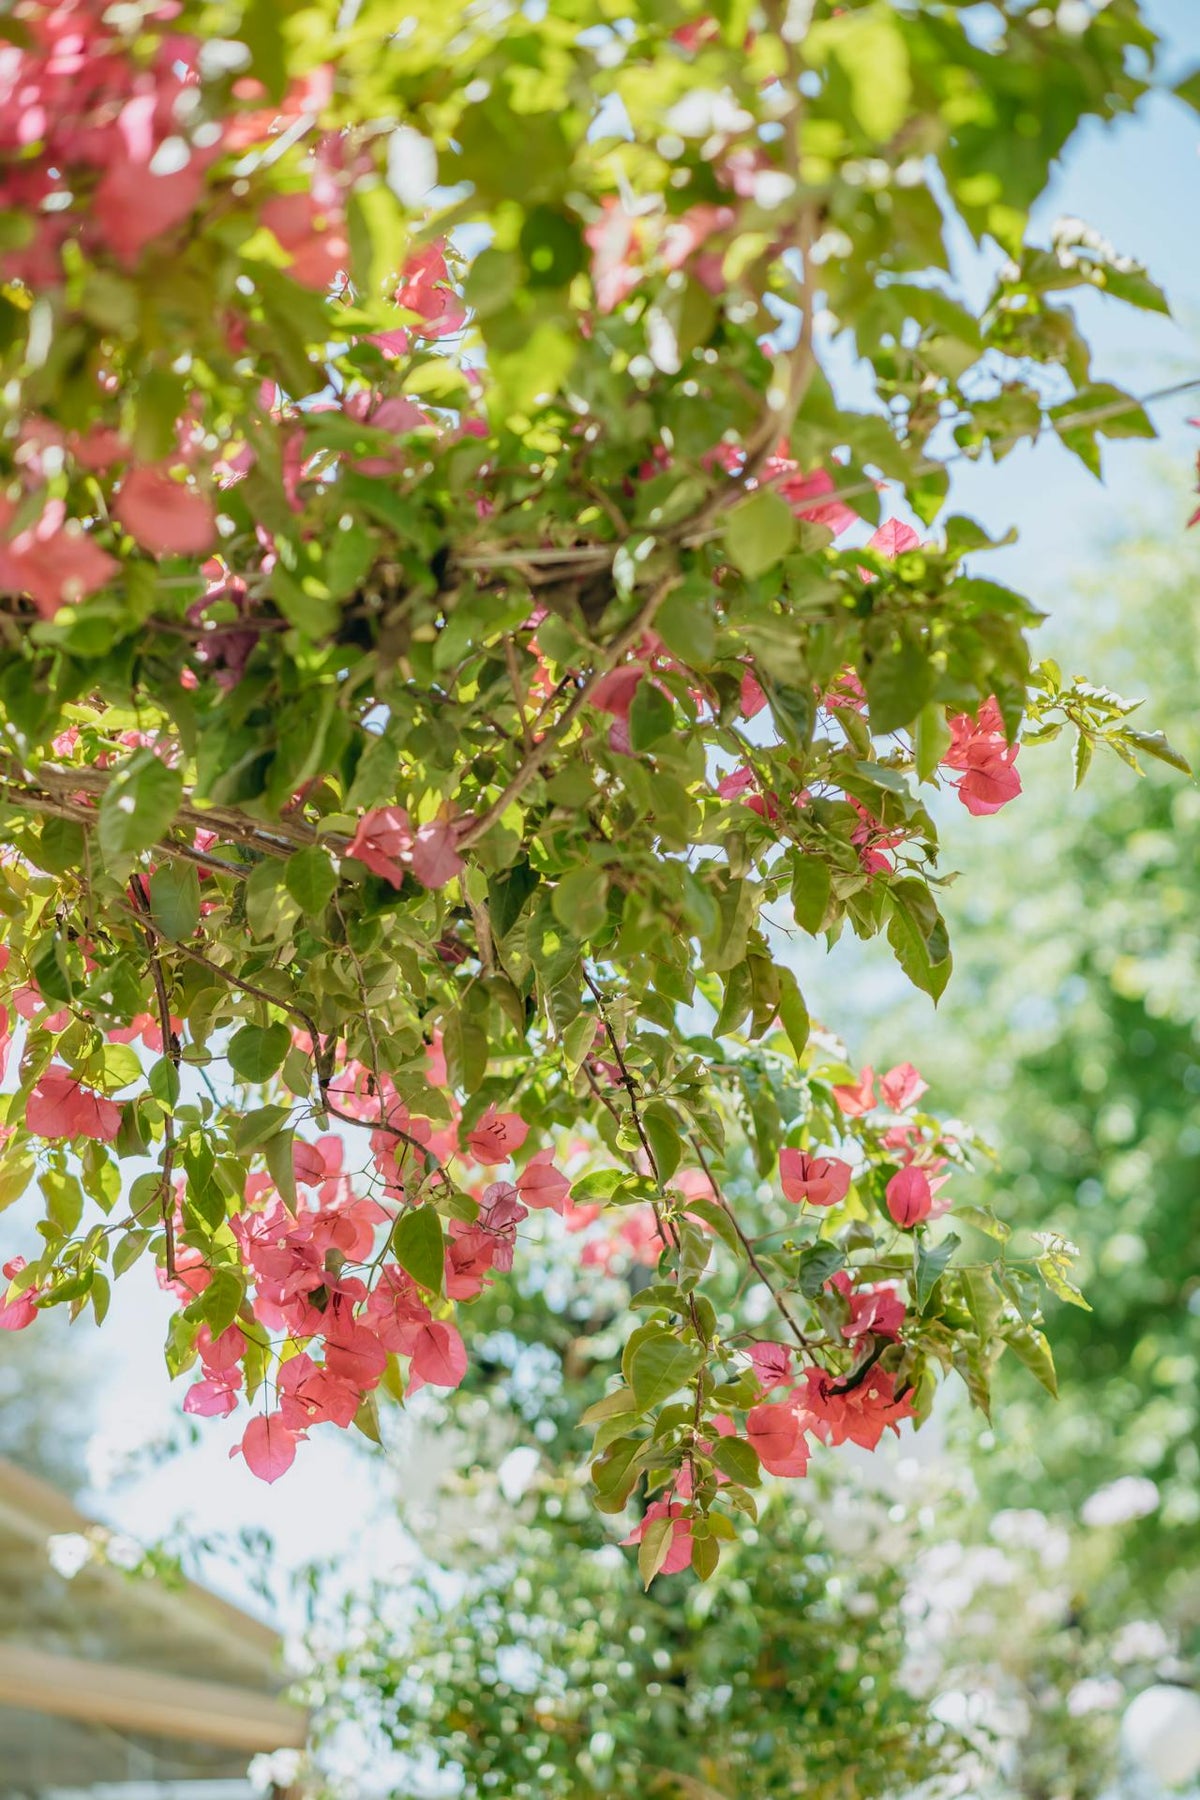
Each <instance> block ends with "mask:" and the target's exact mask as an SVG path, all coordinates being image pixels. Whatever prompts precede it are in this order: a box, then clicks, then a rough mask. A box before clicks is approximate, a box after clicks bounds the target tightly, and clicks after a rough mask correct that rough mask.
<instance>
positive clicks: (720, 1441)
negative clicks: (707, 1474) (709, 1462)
mask: <svg viewBox="0 0 1200 1800" xmlns="http://www.w3.org/2000/svg"><path fill="white" fill-rule="evenodd" d="M711 1455H712V1459H713V1462H714V1463H715V1464H716V1466H717V1468H718V1469H720V1471H721V1473H722V1475H728V1477H729V1479H730V1481H736V1482H738V1483H739V1484H740V1485H741V1486H742V1487H758V1485H759V1483H760V1482H761V1481H762V1464H761V1463H760V1462H759V1460H758V1451H757V1450H756V1449H755V1448H754V1445H753V1444H748V1443H747V1442H746V1440H745V1438H737V1437H720V1438H717V1440H716V1442H715V1443H714V1444H713V1447H712V1451H711Z"/></svg>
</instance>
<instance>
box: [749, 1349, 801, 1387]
mask: <svg viewBox="0 0 1200 1800" xmlns="http://www.w3.org/2000/svg"><path fill="white" fill-rule="evenodd" d="M750 1361H751V1362H752V1363H753V1365H754V1373H755V1374H756V1375H757V1376H758V1382H759V1386H760V1387H761V1388H762V1390H763V1392H764V1393H770V1391H771V1389H772V1388H777V1387H783V1386H784V1385H785V1383H787V1382H789V1381H790V1380H791V1379H792V1353H791V1351H790V1350H789V1349H788V1347H787V1345H786V1344H753V1345H752V1346H751V1349H750Z"/></svg>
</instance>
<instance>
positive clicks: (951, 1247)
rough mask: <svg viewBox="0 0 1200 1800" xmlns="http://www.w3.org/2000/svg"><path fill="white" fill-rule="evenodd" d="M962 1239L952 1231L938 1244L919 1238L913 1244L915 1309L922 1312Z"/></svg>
mask: <svg viewBox="0 0 1200 1800" xmlns="http://www.w3.org/2000/svg"><path fill="white" fill-rule="evenodd" d="M961 1242H962V1239H961V1238H960V1237H957V1236H956V1235H955V1233H954V1232H953V1231H952V1232H950V1233H949V1235H948V1236H947V1237H944V1238H943V1239H942V1241H941V1243H940V1244H934V1245H932V1246H928V1245H926V1244H925V1243H924V1241H923V1240H922V1239H921V1238H918V1239H917V1240H916V1243H915V1245H914V1248H915V1251H916V1268H915V1280H914V1283H913V1288H914V1292H915V1295H916V1301H917V1311H918V1312H924V1310H925V1303H926V1301H927V1300H928V1299H929V1297H930V1295H931V1294H932V1293H933V1290H934V1288H935V1287H936V1286H937V1284H938V1282H939V1281H940V1280H941V1278H942V1275H943V1274H944V1273H945V1270H946V1268H947V1266H948V1264H949V1263H950V1260H951V1258H952V1257H953V1255H954V1252H955V1251H956V1250H957V1249H958V1247H959V1245H960V1244H961Z"/></svg>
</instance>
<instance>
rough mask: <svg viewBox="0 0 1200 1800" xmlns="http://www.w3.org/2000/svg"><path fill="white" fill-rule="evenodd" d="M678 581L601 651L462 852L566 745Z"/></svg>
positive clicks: (467, 834) (657, 592)
mask: <svg viewBox="0 0 1200 1800" xmlns="http://www.w3.org/2000/svg"><path fill="white" fill-rule="evenodd" d="M678 581H679V577H678V575H668V576H665V577H664V578H663V580H662V581H660V582H659V583H658V585H657V587H656V588H655V589H654V591H653V592H652V593H651V594H650V596H649V598H648V599H647V600H646V601H645V603H644V604H643V606H642V607H641V608H640V609H639V611H638V612H637V614H636V615H635V616H634V618H632V619H631V620H630V622H629V624H628V625H626V627H625V629H624V630H623V631H619V632H618V633H617V635H616V637H615V638H614V639H613V640H612V642H611V644H609V645H607V647H606V648H605V649H604V650H602V651H601V652H600V654H599V656H598V657H597V658H596V662H595V667H594V668H593V670H592V673H591V674H590V675H589V676H588V678H587V680H586V681H585V682H584V684H583V686H582V687H581V688H579V689H578V690H577V691H576V693H575V694H574V696H573V697H572V699H571V700H570V702H569V703H568V705H567V706H566V707H564V709H563V711H562V713H561V714H560V716H559V718H558V720H557V721H556V722H555V724H554V725H553V726H552V727H551V729H550V730H549V731H548V732H547V733H546V735H545V737H544V738H543V739H542V741H541V743H540V744H535V745H533V746H532V748H531V749H530V751H529V754H528V755H527V756H526V757H525V759H524V761H523V762H522V763H521V765H520V767H519V768H518V769H517V772H516V774H515V775H514V776H513V778H512V780H511V781H510V782H509V784H508V786H507V787H506V788H505V789H504V791H503V793H502V794H501V795H500V796H499V798H498V799H496V800H493V802H492V804H491V805H490V806H489V807H488V808H487V811H486V812H483V813H480V815H479V816H478V818H476V819H475V820H474V821H473V823H472V824H470V825H468V826H467V828H466V830H465V831H463V832H461V833H460V834H459V837H458V847H459V849H460V850H465V849H468V848H469V847H470V846H471V845H472V844H475V843H478V841H479V839H480V838H481V837H483V836H484V834H485V832H488V831H490V830H491V828H492V826H493V825H494V824H495V823H496V821H497V820H498V819H500V818H501V817H503V815H504V813H505V812H507V810H508V808H509V807H510V806H511V805H512V803H513V801H514V800H516V799H518V798H519V797H520V795H521V794H523V793H524V792H525V789H526V788H527V787H528V786H529V784H530V782H531V781H532V780H533V779H534V777H535V776H536V775H538V774H540V772H541V770H542V769H543V767H544V766H545V764H546V763H547V762H548V761H549V759H550V758H551V757H552V756H553V754H554V752H555V751H556V750H557V749H558V746H559V745H560V744H561V743H562V740H563V739H564V738H565V737H566V735H567V733H568V732H569V731H570V729H571V726H572V725H573V724H574V723H575V720H576V719H577V718H578V716H579V714H580V712H581V711H582V710H583V708H584V707H585V706H586V705H587V703H588V701H589V700H590V699H591V697H592V694H593V693H594V692H595V690H596V688H598V687H599V685H600V683H601V681H602V680H603V679H604V677H605V676H606V675H607V674H608V673H609V671H610V670H612V669H615V668H616V666H617V664H618V663H619V662H620V660H621V658H622V657H623V656H624V654H625V652H626V651H627V650H629V649H630V648H631V647H632V646H633V645H634V644H636V643H637V641H638V639H639V638H640V637H641V635H642V633H643V632H644V631H645V630H646V627H647V626H648V625H649V624H650V622H651V620H652V619H653V618H654V615H655V613H656V612H657V611H658V609H659V607H660V606H661V605H662V603H663V601H664V600H665V599H666V597H667V595H668V594H669V593H670V591H671V589H672V588H673V587H675V586H676V585H677V583H678Z"/></svg>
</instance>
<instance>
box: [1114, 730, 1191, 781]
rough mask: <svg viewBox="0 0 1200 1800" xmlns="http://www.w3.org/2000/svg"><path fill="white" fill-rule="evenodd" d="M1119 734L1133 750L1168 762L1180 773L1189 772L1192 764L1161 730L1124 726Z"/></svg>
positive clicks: (1187, 773)
mask: <svg viewBox="0 0 1200 1800" xmlns="http://www.w3.org/2000/svg"><path fill="white" fill-rule="evenodd" d="M1121 736H1122V738H1124V740H1125V742H1126V743H1127V744H1130V745H1132V746H1133V748H1134V749H1135V750H1140V751H1141V752H1142V754H1143V755H1145V756H1153V757H1154V758H1155V759H1156V760H1157V761H1158V762H1163V763H1168V764H1169V765H1170V767H1171V768H1172V769H1178V770H1179V771H1180V773H1181V774H1184V775H1190V774H1191V772H1192V765H1191V763H1190V762H1189V761H1188V759H1187V757H1186V756H1183V755H1181V753H1180V752H1179V751H1178V750H1176V748H1175V746H1174V745H1173V744H1171V743H1168V741H1167V739H1166V738H1165V737H1164V736H1163V734H1162V732H1161V731H1133V730H1131V729H1130V728H1128V727H1126V729H1125V730H1123V731H1122V733H1121Z"/></svg>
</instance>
